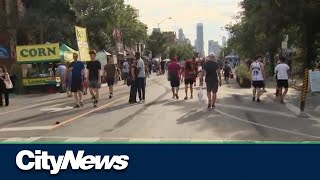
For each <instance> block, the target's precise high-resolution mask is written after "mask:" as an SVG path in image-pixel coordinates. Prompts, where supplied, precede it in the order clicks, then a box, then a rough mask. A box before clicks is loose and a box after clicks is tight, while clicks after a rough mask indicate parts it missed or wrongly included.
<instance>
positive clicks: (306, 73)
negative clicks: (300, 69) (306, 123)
mask: <svg viewBox="0 0 320 180" xmlns="http://www.w3.org/2000/svg"><path fill="white" fill-rule="evenodd" d="M308 80H309V69H308V68H306V69H305V70H304V74H303V85H302V89H301V100H300V114H299V116H298V117H301V118H308V117H309V116H308V115H307V114H306V113H305V112H304V110H305V106H306V98H307V93H308V83H309V82H308Z"/></svg>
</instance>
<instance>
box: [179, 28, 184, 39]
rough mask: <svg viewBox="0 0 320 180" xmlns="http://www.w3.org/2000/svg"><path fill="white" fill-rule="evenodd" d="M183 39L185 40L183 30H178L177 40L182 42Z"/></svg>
mask: <svg viewBox="0 0 320 180" xmlns="http://www.w3.org/2000/svg"><path fill="white" fill-rule="evenodd" d="M184 39H185V36H184V33H183V29H182V28H180V29H179V40H180V41H184Z"/></svg>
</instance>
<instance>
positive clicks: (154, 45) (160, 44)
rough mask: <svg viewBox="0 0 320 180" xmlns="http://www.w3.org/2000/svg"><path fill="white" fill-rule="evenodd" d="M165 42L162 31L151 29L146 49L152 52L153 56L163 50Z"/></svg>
mask: <svg viewBox="0 0 320 180" xmlns="http://www.w3.org/2000/svg"><path fill="white" fill-rule="evenodd" d="M165 43H166V40H165V38H164V37H163V35H162V33H161V32H159V31H153V32H152V34H151V35H150V36H149V38H148V40H147V44H146V49H148V50H150V51H151V52H152V56H153V58H154V57H157V56H159V55H161V54H162V53H164V52H165V50H166V47H165Z"/></svg>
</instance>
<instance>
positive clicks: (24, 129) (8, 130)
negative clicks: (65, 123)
mask: <svg viewBox="0 0 320 180" xmlns="http://www.w3.org/2000/svg"><path fill="white" fill-rule="evenodd" d="M52 127H53V126H26V127H8V128H2V129H0V132H12V131H33V130H49V129H52Z"/></svg>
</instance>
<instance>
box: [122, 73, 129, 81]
mask: <svg viewBox="0 0 320 180" xmlns="http://www.w3.org/2000/svg"><path fill="white" fill-rule="evenodd" d="M128 77H129V73H127V72H124V73H122V79H124V80H127V79H128Z"/></svg>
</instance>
